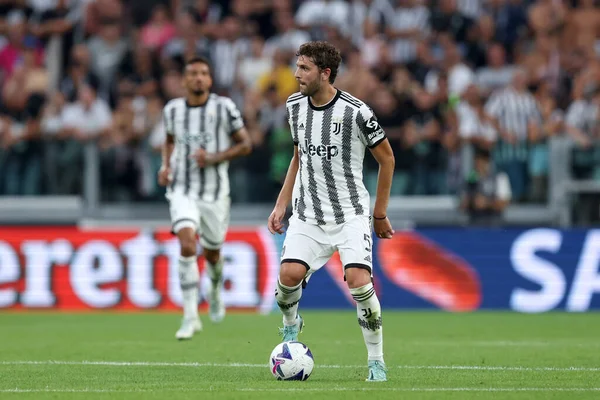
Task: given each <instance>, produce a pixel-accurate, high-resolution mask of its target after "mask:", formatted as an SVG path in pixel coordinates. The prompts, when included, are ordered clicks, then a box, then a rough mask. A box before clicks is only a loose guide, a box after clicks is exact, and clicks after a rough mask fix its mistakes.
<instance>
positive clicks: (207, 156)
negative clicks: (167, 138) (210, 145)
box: [190, 148, 221, 168]
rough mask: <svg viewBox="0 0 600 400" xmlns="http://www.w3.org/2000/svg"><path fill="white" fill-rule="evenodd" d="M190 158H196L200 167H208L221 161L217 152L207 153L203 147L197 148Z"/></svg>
mask: <svg viewBox="0 0 600 400" xmlns="http://www.w3.org/2000/svg"><path fill="white" fill-rule="evenodd" d="M190 158H192V159H194V160H196V162H197V163H198V166H199V167H200V168H204V167H208V166H211V165H215V164H217V163H219V162H221V160H220V159H219V155H218V154H217V153H207V152H206V150H204V149H203V148H200V149H198V150H196V152H195V153H194V154H192V155H191V156H190Z"/></svg>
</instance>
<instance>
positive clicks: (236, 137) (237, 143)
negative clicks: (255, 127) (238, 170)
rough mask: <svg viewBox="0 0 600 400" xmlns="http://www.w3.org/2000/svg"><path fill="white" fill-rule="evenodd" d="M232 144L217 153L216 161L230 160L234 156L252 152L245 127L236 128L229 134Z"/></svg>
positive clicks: (250, 141)
mask: <svg viewBox="0 0 600 400" xmlns="http://www.w3.org/2000/svg"><path fill="white" fill-rule="evenodd" d="M231 139H233V142H234V145H233V146H231V147H230V148H228V149H227V150H225V151H222V152H219V153H217V159H218V161H217V162H223V161H230V160H233V159H234V158H238V157H243V156H247V155H248V154H250V153H251V152H252V140H250V135H249V134H248V131H247V130H246V128H241V129H238V130H237V131H236V132H235V133H234V134H233V135H231Z"/></svg>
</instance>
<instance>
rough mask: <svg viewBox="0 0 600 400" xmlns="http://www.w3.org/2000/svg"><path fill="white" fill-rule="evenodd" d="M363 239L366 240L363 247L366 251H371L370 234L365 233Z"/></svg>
mask: <svg viewBox="0 0 600 400" xmlns="http://www.w3.org/2000/svg"><path fill="white" fill-rule="evenodd" d="M365 241H366V242H367V247H365V250H366V251H369V252H370V251H371V235H367V234H366V233H365Z"/></svg>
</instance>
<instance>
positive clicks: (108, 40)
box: [87, 20, 129, 100]
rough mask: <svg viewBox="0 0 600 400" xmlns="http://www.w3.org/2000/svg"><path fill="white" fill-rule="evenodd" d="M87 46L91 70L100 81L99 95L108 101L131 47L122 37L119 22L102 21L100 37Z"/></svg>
mask: <svg viewBox="0 0 600 400" xmlns="http://www.w3.org/2000/svg"><path fill="white" fill-rule="evenodd" d="M87 46H88V49H89V51H90V61H91V62H90V70H91V71H92V72H93V73H94V74H95V75H96V76H97V77H98V78H99V81H100V85H99V88H98V93H99V95H100V97H102V98H103V99H105V100H106V99H108V98H109V93H110V91H111V88H112V86H113V84H114V80H115V78H116V77H117V72H118V70H119V67H120V66H121V63H122V62H123V60H124V59H125V56H126V54H127V51H128V48H129V46H128V44H127V41H126V40H125V39H124V38H123V37H122V36H121V28H120V26H119V24H118V22H116V21H114V20H105V21H101V22H100V25H99V27H98V35H95V36H93V37H92V38H90V40H89V41H88V44H87Z"/></svg>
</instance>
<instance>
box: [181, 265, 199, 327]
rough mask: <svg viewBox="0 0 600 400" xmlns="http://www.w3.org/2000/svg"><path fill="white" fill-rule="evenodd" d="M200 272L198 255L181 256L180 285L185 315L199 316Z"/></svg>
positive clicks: (189, 317)
mask: <svg viewBox="0 0 600 400" xmlns="http://www.w3.org/2000/svg"><path fill="white" fill-rule="evenodd" d="M199 283H200V273H199V272H198V263H197V261H196V256H192V257H183V256H180V257H179V285H180V286H181V293H182V295H183V317H184V318H185V319H194V318H198V290H199V287H198V285H199Z"/></svg>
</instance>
